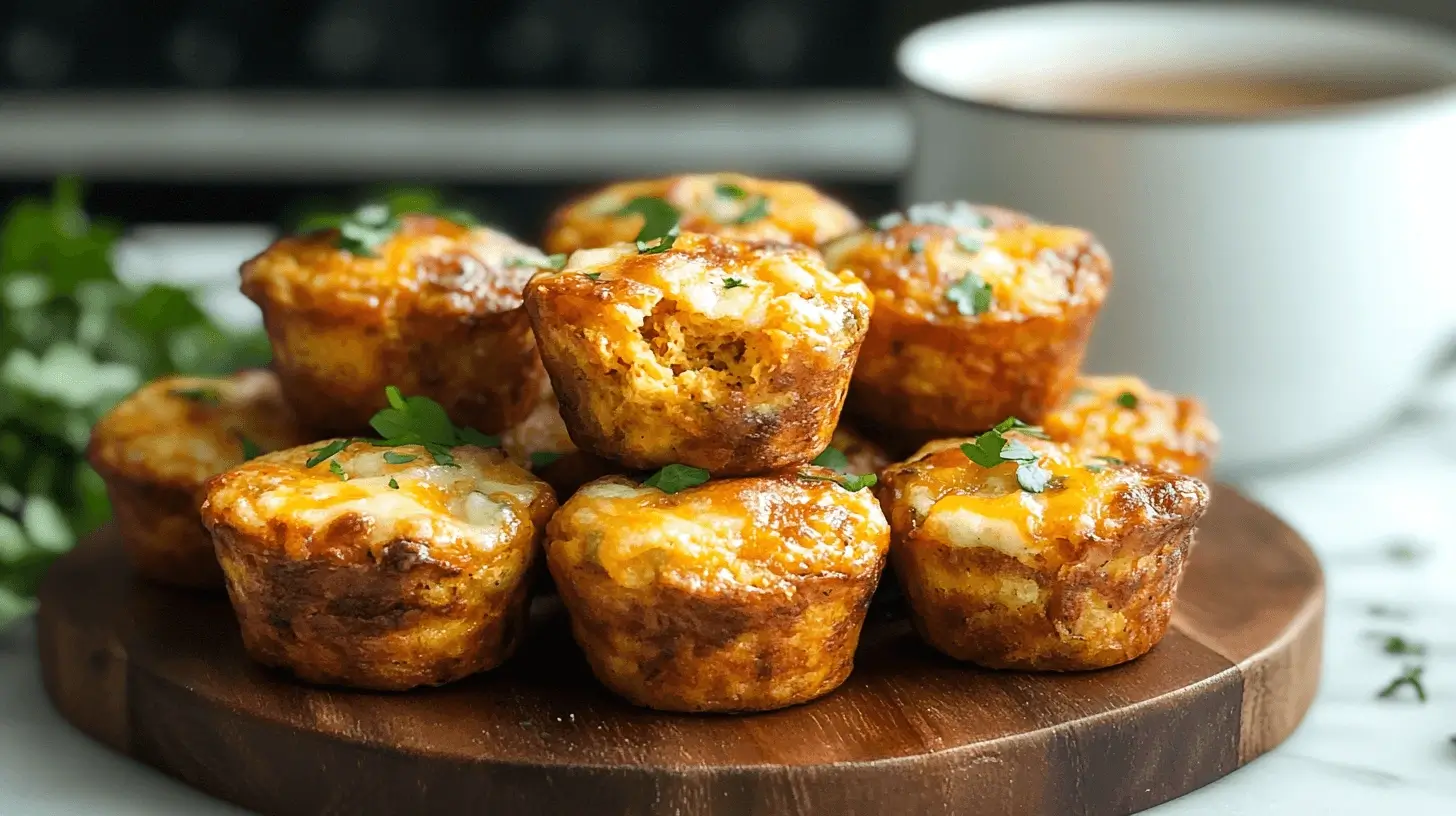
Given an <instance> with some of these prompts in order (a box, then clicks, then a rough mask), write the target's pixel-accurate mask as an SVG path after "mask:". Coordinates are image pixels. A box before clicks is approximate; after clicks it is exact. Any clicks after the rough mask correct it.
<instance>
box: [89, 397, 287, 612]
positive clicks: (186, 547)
mask: <svg viewBox="0 0 1456 816" xmlns="http://www.w3.org/2000/svg"><path fill="white" fill-rule="evenodd" d="M306 441H307V436H306V434H305V433H304V432H303V431H302V430H300V429H299V427H298V424H297V423H296V422H295V421H294V419H293V412H292V411H290V410H289V408H288V404H287V403H286V402H284V401H283V395H282V393H281V392H280V391H279V388H278V380H277V378H275V377H274V376H273V375H272V374H271V373H269V372H267V371H245V372H243V373H241V374H236V375H234V376H231V377H226V378H219V379H210V378H201V377H165V378H163V379H160V380H155V381H153V382H151V383H148V384H147V385H144V386H142V388H141V389H140V390H138V391H137V392H136V393H135V394H132V395H131V396H130V397H127V398H126V399H125V400H123V401H122V402H121V404H119V405H117V406H116V407H115V408H113V409H112V410H111V412H110V413H108V414H107V415H106V416H104V417H102V418H101V421H100V422H98V423H96V427H95V428H94V429H92V431H91V443H90V446H89V447H88V448H87V451H86V453H87V458H88V459H90V461H91V466H92V467H94V468H95V469H96V472H97V473H99V474H101V478H102V480H103V481H105V482H106V493H107V495H108V496H110V497H111V507H112V512H113V514H114V515H115V517H116V524H117V527H118V528H120V530H121V536H122V540H123V541H125V543H126V550H127V556H128V557H129V558H130V560H131V563H132V567H133V568H134V569H135V570H136V571H137V573H138V574H140V575H142V576H144V577H146V578H150V579H151V580H154V581H159V582H161V583H166V584H173V585H177V586H188V587H202V588H208V587H217V588H221V587H222V571H221V570H220V569H218V566H217V556H216V555H214V554H213V551H212V539H210V538H208V536H207V531H206V530H205V529H203V527H202V522H201V520H200V519H199V518H198V514H197V508H198V507H199V506H200V505H201V504H202V500H203V498H204V496H205V493H204V490H203V485H204V484H205V483H206V482H207V480H208V479H209V478H211V477H213V476H216V475H217V474H219V473H222V472H223V471H225V470H227V469H229V468H231V467H235V466H237V465H240V464H242V463H243V462H244V461H245V460H247V459H251V458H253V457H254V456H257V455H259V454H260V453H263V452H266V451H273V450H278V449H280V448H287V447H292V446H294V445H299V444H302V443H304V442H306Z"/></svg>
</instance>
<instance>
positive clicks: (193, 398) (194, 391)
mask: <svg viewBox="0 0 1456 816" xmlns="http://www.w3.org/2000/svg"><path fill="white" fill-rule="evenodd" d="M168 393H170V394H171V395H172V396H174V397H181V398H182V399H185V400H187V401H188V402H196V403H200V404H202V405H210V406H212V407H214V408H216V407H217V406H218V405H220V404H221V403H222V394H220V393H218V390H217V389H216V388H173V389H172V390H171V391H169V392H168Z"/></svg>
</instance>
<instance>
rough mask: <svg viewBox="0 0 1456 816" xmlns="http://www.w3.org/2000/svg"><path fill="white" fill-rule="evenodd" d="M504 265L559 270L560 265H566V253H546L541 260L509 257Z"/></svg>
mask: <svg viewBox="0 0 1456 816" xmlns="http://www.w3.org/2000/svg"><path fill="white" fill-rule="evenodd" d="M506 266H509V267H521V266H534V267H535V268H537V269H558V270H559V269H561V267H563V266H566V253H565V252H558V253H556V254H555V255H547V256H546V257H545V258H544V259H543V260H539V261H538V260H535V259H533V258H511V259H510V260H508V261H506Z"/></svg>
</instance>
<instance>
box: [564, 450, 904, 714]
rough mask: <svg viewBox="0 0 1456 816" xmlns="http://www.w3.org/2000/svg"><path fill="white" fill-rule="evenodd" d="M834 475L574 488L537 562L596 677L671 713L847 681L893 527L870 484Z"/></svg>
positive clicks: (802, 698)
mask: <svg viewBox="0 0 1456 816" xmlns="http://www.w3.org/2000/svg"><path fill="white" fill-rule="evenodd" d="M801 473H805V474H809V476H811V477H814V478H804V477H803V476H801V475H800V474H801ZM836 478H838V477H837V476H836V474H835V473H834V472H833V471H831V470H827V469H825V468H819V467H812V466H803V467H800V468H796V469H794V470H792V471H784V472H779V473H774V474H771V475H767V476H757V477H752V478H743V479H725V480H713V481H710V482H707V483H706V484H702V485H699V486H696V487H688V488H686V489H684V490H681V491H680V492H677V493H672V494H668V493H664V492H662V491H661V490H659V489H657V488H656V487H646V486H643V485H639V484H638V483H637V482H635V481H633V480H631V479H628V478H625V477H620V476H612V477H608V478H606V479H599V480H597V481H595V482H592V483H591V484H589V485H587V486H586V487H583V488H582V489H581V490H580V491H578V492H577V494H576V495H575V496H573V497H572V498H571V499H570V500H569V501H567V502H566V504H564V505H562V508H561V511H560V512H559V513H557V514H556V517H555V518H553V519H552V520H551V526H550V529H549V531H548V535H547V543H546V560H547V564H548V566H549V567H550V568H551V574H552V576H553V577H554V578H555V579H556V585H557V587H558V588H559V589H560V592H561V599H562V601H563V602H564V603H565V604H566V608H567V611H568V612H569V613H570V615H571V627H572V631H573V633H574V634H575V635H576V640H577V643H579V644H581V648H582V651H584V652H585V653H586V656H587V660H588V661H589V662H590V663H591V666H592V671H593V672H595V674H596V676H597V678H598V679H599V680H601V681H602V683H604V684H605V685H606V686H607V687H608V688H610V689H612V690H613V691H615V692H617V693H618V694H621V695H622V696H624V697H626V698H627V699H629V700H631V701H632V702H634V703H636V704H638V705H643V706H647V707H649V708H656V709H662V710H667V711H764V710H768V709H774V708H782V707H784V706H789V705H794V704H796V703H803V702H807V701H809V700H812V699H814V698H816V697H819V696H822V695H824V694H827V693H829V692H830V691H832V690H834V689H835V688H836V687H837V686H838V685H839V684H840V683H842V682H844V679H845V678H846V677H848V676H849V672H850V669H851V668H852V666H853V662H854V649H855V645H856V644H857V643H858V641H859V632H860V627H861V626H862V625H863V623H864V614H865V609H866V607H867V605H868V604H869V599H870V595H871V594H872V593H873V592H874V589H875V584H876V583H877V582H878V581H879V577H880V571H881V569H882V568H883V566H884V561H885V550H886V548H887V546H888V544H889V527H888V525H887V524H886V523H885V518H884V515H883V514H882V513H881V511H880V507H879V505H878V504H877V503H876V502H875V499H874V496H873V494H872V493H871V492H870V491H869V490H859V491H857V492H850V491H849V490H846V489H844V488H843V487H841V486H839V484H837V483H836V482H835V481H834V479H836Z"/></svg>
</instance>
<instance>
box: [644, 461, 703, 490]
mask: <svg viewBox="0 0 1456 816" xmlns="http://www.w3.org/2000/svg"><path fill="white" fill-rule="evenodd" d="M709 478H711V476H710V475H709V473H708V471H706V470H703V469H702V468H695V467H693V466H691V465H668V466H667V467H665V468H663V469H662V470H659V471H657V472H656V473H654V474H652V475H651V476H648V477H647V481H645V482H643V483H642V484H643V485H644V486H645V487H655V488H657V489H658V490H661V491H662V492H663V493H677V492H679V491H683V490H687V489H688V488H690V487H697V486H698V485H700V484H702V483H704V482H706V481H708V479H709Z"/></svg>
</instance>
